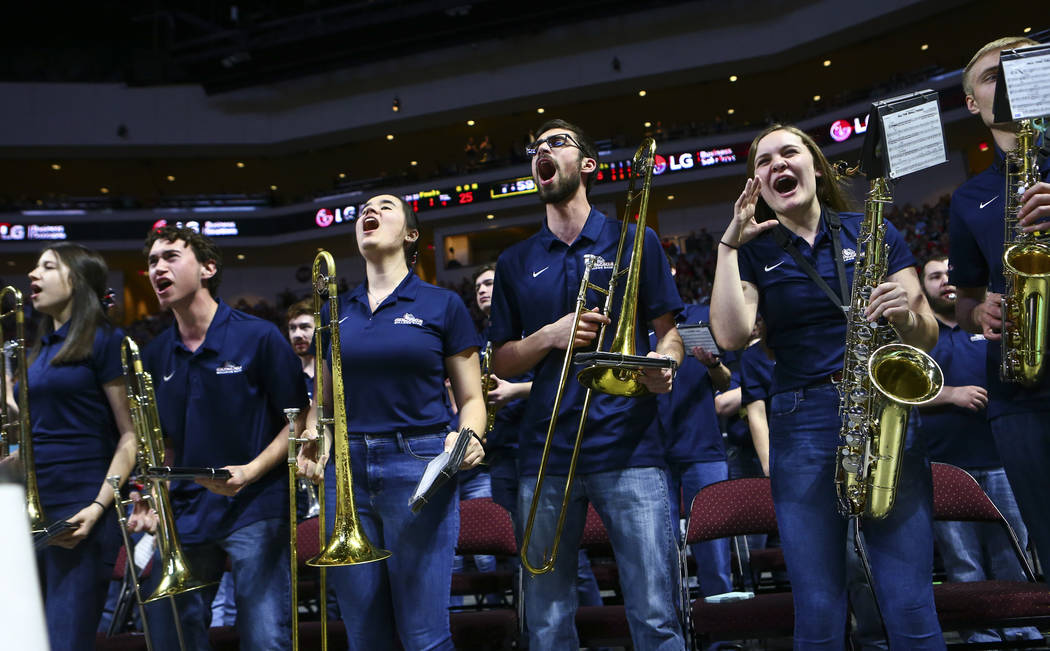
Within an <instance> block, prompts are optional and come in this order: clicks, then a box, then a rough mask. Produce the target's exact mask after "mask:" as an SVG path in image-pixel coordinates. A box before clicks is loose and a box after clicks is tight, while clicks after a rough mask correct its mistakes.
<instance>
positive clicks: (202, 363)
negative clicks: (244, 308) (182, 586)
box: [132, 226, 307, 649]
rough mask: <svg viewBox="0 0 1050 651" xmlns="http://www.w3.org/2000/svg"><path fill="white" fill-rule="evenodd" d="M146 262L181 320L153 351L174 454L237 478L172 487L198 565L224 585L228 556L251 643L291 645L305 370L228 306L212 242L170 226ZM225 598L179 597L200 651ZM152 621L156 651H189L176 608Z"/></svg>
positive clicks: (148, 358)
mask: <svg viewBox="0 0 1050 651" xmlns="http://www.w3.org/2000/svg"><path fill="white" fill-rule="evenodd" d="M145 254H146V258H147V262H148V268H149V279H150V283H151V284H152V286H153V291H154V292H155V293H156V295H157V300H158V302H159V303H160V307H161V308H162V309H171V310H172V311H173V312H174V313H175V323H173V324H172V326H171V328H169V329H167V330H165V331H164V332H162V333H161V334H160V335H158V336H157V337H156V338H155V339H154V340H153V341H152V342H150V344H149V346H147V347H146V349H145V351H144V352H143V363H144V365H145V367H146V370H148V371H149V372H150V374H151V375H152V376H153V384H154V389H155V391H156V398H157V410H158V413H159V416H160V422H161V428H162V430H163V432H164V434H165V436H166V437H167V445H168V446H169V447H170V450H169V452H168V455H167V456H168V458H170V459H171V461H172V465H175V466H190V467H224V468H226V469H227V470H229V471H230V473H231V475H232V476H231V477H230V478H229V479H227V480H214V479H201V480H197V481H196V482H189V481H180V482H172V483H171V502H172V507H173V509H174V511H175V515H176V520H175V525H176V530H177V532H178V536H179V539H180V540H181V542H182V546H183V550H184V551H185V554H186V559H187V562H188V564H189V566H190V570H191V571H192V572H193V574H194V575H195V576H196V577H197V578H198V579H201V580H205V581H218V580H219V578H220V576H221V575H222V571H223V568H224V566H225V563H226V559H227V557H228V558H229V562H230V566H231V570H232V574H233V582H234V585H235V593H236V594H235V603H236V606H237V632H238V634H239V636H240V642H241V645H242V646H243V647H244V648H251V649H285V648H289V647H290V645H291V623H290V622H291V613H290V611H289V608H290V601H291V597H290V594H291V591H290V580H291V579H290V576H289V570H288V540H289V536H288V501H287V500H288V492H287V489H286V486H287V484H286V483H285V482H286V481H287V475H286V474H285V472H286V471H285V470H284V465H283V464H284V461H285V458H286V455H287V450H288V447H287V446H288V431H287V428H288V425H287V422H288V421H287V420H286V418H285V416H284V412H283V409H285V408H287V407H300V408H302V409H303V413H304V414H305V408H306V406H307V397H306V386H305V384H304V382H303V373H302V365H301V364H300V362H299V360H298V359H297V358H296V356H295V353H294V352H292V350H291V348H290V347H289V346H288V344H287V342H286V341H285V340H284V337H283V336H282V334H281V332H280V330H278V329H277V327H276V326H274V325H273V324H272V323H269V322H267V321H263V320H262V319H259V318H256V317H253V316H250V315H248V314H245V313H243V312H240V311H238V310H234V309H232V308H230V306H229V305H227V304H226V303H225V302H224V301H222V300H221V299H218V298H217V296H216V292H217V290H218V288H219V282H220V280H221V277H222V255H221V253H220V252H219V250H218V248H217V247H216V246H215V244H214V243H213V242H212V241H211V240H210V239H209V238H207V237H205V236H203V235H201V234H199V233H197V232H195V231H193V230H191V229H188V228H176V227H173V226H165V227H163V228H160V229H156V230H154V231H152V232H151V233H150V234H149V235H148V236H147V238H146V247H145ZM304 424H305V423H304ZM148 515H149V514H146V513H143V512H142V510H141V509H140V510H139V511H138V512H137V513H136V514H134V516H133V519H132V527H133V528H135V529H141V528H145V527H148V526H149V525H150V524H151V523H150V522H149V517H148ZM154 517H155V516H154ZM154 568H158V570H156V571H154V572H153V573H152V574H151V577H150V582H156V581H157V580H159V577H160V575H161V572H160V571H159V568H160V565H159V564H158V563H156V562H154ZM146 589H147V590H148V589H152V588H151V587H149V586H147V588H146ZM215 590H216V587H215V586H211V587H209V588H205V589H202V590H195V591H193V592H189V593H184V594H182V595H180V596H178V597H177V598H176V603H177V604H178V609H179V614H180V620H181V624H182V629H183V634H184V636H185V639H186V644H187V646H188V647H189V648H192V649H207V648H210V647H209V646H208V634H207V626H208V619H209V616H210V611H209V609H208V605H209V604H210V603H211V600H212V597H213V596H214V595H215ZM147 613H148V615H147V616H148V617H149V618H150V622H149V623H150V629H151V633H152V634H153V642H154V648H169V647H175V648H177V645H178V635H177V632H176V630H175V628H174V621H173V619H172V616H171V609H170V606H169V604H168V603H165V602H164V601H163V600H162V601H159V602H154V603H153V604H151V605H150V606H149V607H148V610H147Z"/></svg>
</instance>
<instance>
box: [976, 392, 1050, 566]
mask: <svg viewBox="0 0 1050 651" xmlns="http://www.w3.org/2000/svg"><path fill="white" fill-rule="evenodd" d="M990 424H991V426H992V436H994V437H995V447H996V448H998V449H999V456H1000V458H1001V459H1002V462H1003V468H1004V469H1005V470H1006V476H1007V478H1009V480H1010V487H1011V488H1013V493H1014V497H1015V498H1017V506H1018V507H1020V509H1021V517H1022V518H1024V522H1025V524H1026V525H1028V533H1029V535H1031V537H1032V540H1033V541H1034V542H1035V550H1036V553H1037V554H1038V555H1039V564H1040V565H1041V566H1042V568H1043V574H1044V580H1046V581H1047V582H1048V583H1050V500H1047V499H1046V494H1047V489H1048V488H1050V475H1048V474H1047V471H1046V469H1047V468H1048V467H1050V413H1047V412H1045V411H1042V412H1039V411H1032V412H1027V413H1021V414H1009V415H1005V416H1000V417H998V418H996V419H993V420H992V421H991V423H990ZM1004 515H1005V514H1004ZM1011 524H1013V523H1011Z"/></svg>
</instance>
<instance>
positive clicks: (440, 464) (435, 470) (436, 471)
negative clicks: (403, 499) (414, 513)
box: [408, 450, 451, 505]
mask: <svg viewBox="0 0 1050 651" xmlns="http://www.w3.org/2000/svg"><path fill="white" fill-rule="evenodd" d="M450 456H451V455H450V454H449V452H448V451H447V450H446V451H444V452H442V453H441V454H439V455H437V456H436V457H434V458H433V459H431V460H430V461H429V462H428V463H427V468H426V470H424V471H423V476H422V477H420V478H419V483H418V484H416V490H415V492H414V493H413V494H412V499H410V500H409V501H408V503H409V505H412V504H413V503H414V502H415V501H416V500H418V499H419V498H420V497H422V496H423V495H426V493H427V490H428V489H429V488H430V487H431V486H433V485H434V480H435V479H437V478H438V475H440V474H441V470H442V469H443V468H444V467H445V464H447V463H448V460H449V457H450Z"/></svg>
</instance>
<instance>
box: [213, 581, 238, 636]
mask: <svg viewBox="0 0 1050 651" xmlns="http://www.w3.org/2000/svg"><path fill="white" fill-rule="evenodd" d="M234 595H236V591H235V590H234V587H233V573H232V572H224V573H223V575H222V580H220V581H219V590H218V591H217V592H216V593H215V598H214V599H212V601H211V625H212V626H233V625H234V624H236V623H237V606H236V604H235V603H234Z"/></svg>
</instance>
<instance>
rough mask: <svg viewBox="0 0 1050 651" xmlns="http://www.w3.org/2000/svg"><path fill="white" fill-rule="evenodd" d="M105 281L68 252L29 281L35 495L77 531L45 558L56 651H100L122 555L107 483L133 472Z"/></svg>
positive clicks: (89, 260) (95, 266) (54, 254)
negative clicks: (35, 321)
mask: <svg viewBox="0 0 1050 651" xmlns="http://www.w3.org/2000/svg"><path fill="white" fill-rule="evenodd" d="M106 273H107V269H106V263H105V261H104V260H103V259H102V256H100V255H99V254H98V253H96V252H94V251H92V250H90V249H87V248H84V247H82V246H80V245H77V244H67V243H63V244H56V245H55V246H52V247H48V248H46V249H44V251H43V252H42V253H41V254H40V257H39V258H38V259H37V263H36V267H34V268H33V270H32V271H31V272H29V282H30V296H29V297H30V300H31V302H32V304H33V308H34V309H35V310H36V311H38V312H41V313H42V314H43V315H44V317H43V320H42V321H41V324H40V328H39V331H38V332H39V337H38V339H37V341H36V343H35V344H34V346H33V349H32V351H31V353H30V355H29V357H28V360H27V363H28V364H29V367H28V369H27V378H28V382H29V385H28V389H29V417H30V419H31V420H30V429H31V431H32V433H33V454H34V457H35V462H36V463H35V467H36V470H35V472H36V479H37V488H38V491H39V494H40V501H41V505H42V506H43V509H44V513H45V514H46V517H47V519H48V520H49V521H52V520H55V519H63V520H66V521H67V522H70V523H72V524H73V525H74V526H73V528H72V529H70V530H69V531H67V532H65V533H63V534H60V535H59V536H57V537H56V538H54V539H52V541H51V544H50V545H49V546H47V547H45V548H44V549H43V550H41V551H39V552H37V564H38V566H39V569H40V581H41V586H42V591H43V595H44V609H45V614H46V617H47V629H48V636H49V638H50V639H51V648H52V649H71V650H78V649H88V648H91V647H93V646H94V643H95V642H94V641H95V630H96V629H97V628H98V622H99V618H100V617H101V615H102V607H103V605H104V604H105V599H106V590H107V588H108V587H109V582H110V578H111V576H112V572H113V562H114V560H115V559H116V556H117V550H118V549H119V546H120V532H119V530H118V529H117V520H116V516H115V512H114V510H112V509H111V508H110V507H111V506H112V505H113V502H114V495H113V489H112V488H111V487H110V486H109V484H108V483H106V477H108V476H110V475H120V476H121V478H122V479H126V478H127V476H128V474H129V473H130V472H131V468H132V466H134V464H135V448H136V442H135V429H134V427H133V425H132V423H131V415H130V413H129V412H128V402H127V393H126V392H125V389H124V371H123V369H122V367H121V363H120V343H121V340H122V339H123V337H124V333H123V332H122V331H121V330H120V329H119V328H115V327H114V326H113V325H112V324H111V323H110V322H109V319H108V318H107V316H106V310H107V308H108V307H109V306H110V305H112V295H111V293H110V292H107V289H106ZM8 386H11V385H10V384H9V385H8ZM17 454H18V453H17V452H16V453H14V454H13V455H12V457H17Z"/></svg>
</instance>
